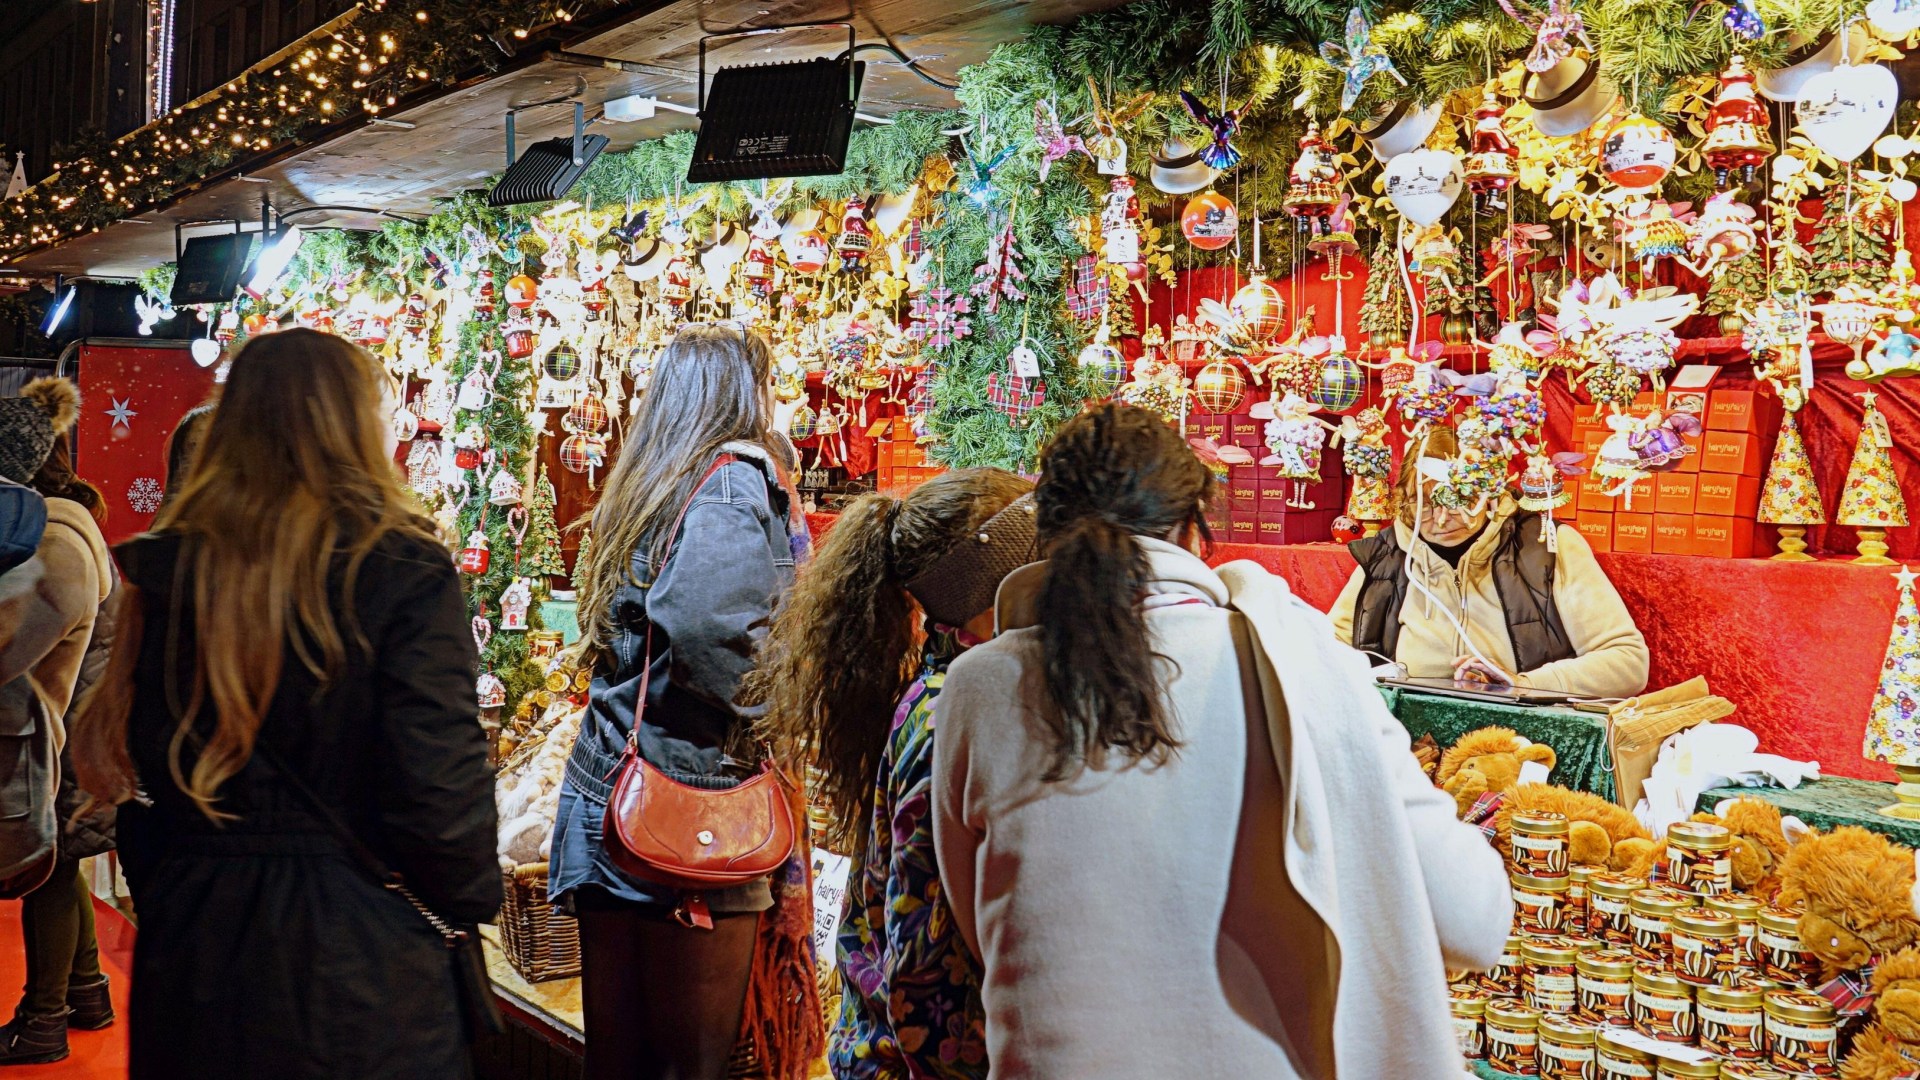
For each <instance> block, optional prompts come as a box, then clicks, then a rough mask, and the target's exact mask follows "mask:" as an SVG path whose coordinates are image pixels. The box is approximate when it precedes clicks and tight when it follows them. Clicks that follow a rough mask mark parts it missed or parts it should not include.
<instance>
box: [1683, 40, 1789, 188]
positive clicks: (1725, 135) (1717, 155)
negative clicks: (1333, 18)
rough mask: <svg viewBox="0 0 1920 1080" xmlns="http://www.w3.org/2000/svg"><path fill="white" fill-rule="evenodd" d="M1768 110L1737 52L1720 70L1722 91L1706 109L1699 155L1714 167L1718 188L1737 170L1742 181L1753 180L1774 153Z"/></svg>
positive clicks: (1715, 181)
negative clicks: (1756, 96)
mask: <svg viewBox="0 0 1920 1080" xmlns="http://www.w3.org/2000/svg"><path fill="white" fill-rule="evenodd" d="M1767 128H1768V120H1767V110H1766V108H1765V107H1764V106H1762V105H1761V104H1760V102H1759V100H1758V99H1757V98H1755V96H1754V92H1753V73H1752V72H1750V71H1748V70H1747V69H1746V65H1745V64H1744V63H1743V62H1742V60H1741V57H1740V55H1739V54H1738V53H1735V54H1734V56H1733V59H1731V60H1729V61H1728V62H1727V69H1726V70H1725V71H1722V72H1721V73H1720V93H1719V96H1718V97H1716V98H1715V99H1714V102H1713V107H1712V108H1711V109H1709V110H1708V111H1707V120H1706V129H1707V137H1706V139H1705V140H1704V141H1702V142H1701V144H1700V156H1701V158H1702V159H1704V160H1705V161H1706V163H1707V167H1708V168H1710V169H1712V170H1713V182H1714V186H1715V187H1722V188H1724V187H1726V186H1727V182H1728V180H1729V179H1730V178H1731V177H1732V176H1733V175H1734V173H1735V172H1736V171H1737V172H1738V173H1739V176H1740V182H1741V183H1743V184H1749V183H1752V182H1753V176H1754V172H1755V170H1757V169H1759V167H1760V166H1761V165H1763V164H1765V163H1766V160H1767V158H1768V157H1769V156H1770V155H1772V153H1773V136H1772V135H1770V134H1769V133H1768V130H1767Z"/></svg>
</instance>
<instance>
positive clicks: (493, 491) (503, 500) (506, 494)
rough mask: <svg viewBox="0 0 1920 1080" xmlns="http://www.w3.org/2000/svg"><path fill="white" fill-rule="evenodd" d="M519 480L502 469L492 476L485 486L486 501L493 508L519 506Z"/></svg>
mask: <svg viewBox="0 0 1920 1080" xmlns="http://www.w3.org/2000/svg"><path fill="white" fill-rule="evenodd" d="M520 498H521V491H520V480H519V478H518V477H516V476H514V475H513V474H512V473H510V472H508V471H507V470H506V469H504V468H502V469H500V470H498V471H496V472H495V473H494V474H493V479H492V480H491V481H489V482H488V484H487V501H488V502H490V503H492V504H493V505H495V506H518V505H520Z"/></svg>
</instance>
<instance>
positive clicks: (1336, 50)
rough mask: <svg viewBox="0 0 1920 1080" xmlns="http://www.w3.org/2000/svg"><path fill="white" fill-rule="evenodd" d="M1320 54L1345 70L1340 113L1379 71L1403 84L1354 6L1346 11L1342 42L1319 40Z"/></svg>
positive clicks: (1348, 107) (1355, 99) (1358, 9)
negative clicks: (1345, 37) (1345, 34)
mask: <svg viewBox="0 0 1920 1080" xmlns="http://www.w3.org/2000/svg"><path fill="white" fill-rule="evenodd" d="M1320 57H1321V59H1323V60H1325V61H1326V62H1327V63H1329V64H1332V65H1333V66H1334V67H1337V68H1341V69H1343V70H1344V71H1345V73H1346V78H1345V80H1344V81H1343V83H1342V84H1341V87H1340V111H1341V112H1346V111H1347V110H1348V109H1351V108H1353V103H1354V102H1356V101H1358V100H1360V92H1361V91H1362V90H1364V89H1366V85H1367V80H1368V79H1371V78H1373V77H1374V76H1375V75H1377V74H1379V73H1380V72H1382V71H1384V72H1386V73H1387V74H1389V75H1391V76H1393V77H1394V79H1395V80H1396V81H1397V82H1399V83H1400V85H1401V86H1405V85H1407V80H1406V79H1405V78H1404V77H1403V76H1402V75H1401V74H1400V72H1399V70H1398V69H1396V68H1395V67H1394V66H1393V59H1392V57H1389V56H1388V55H1387V50H1385V49H1383V48H1381V47H1380V46H1379V45H1377V44H1375V43H1374V40H1373V28H1372V27H1371V26H1368V25H1367V17H1366V16H1365V15H1362V14H1361V13H1360V8H1359V7H1358V6H1357V5H1356V6H1355V7H1353V8H1352V9H1350V10H1349V11H1348V12H1347V40H1346V43H1345V44H1344V45H1340V44H1336V43H1334V42H1331V41H1323V42H1321V43H1320Z"/></svg>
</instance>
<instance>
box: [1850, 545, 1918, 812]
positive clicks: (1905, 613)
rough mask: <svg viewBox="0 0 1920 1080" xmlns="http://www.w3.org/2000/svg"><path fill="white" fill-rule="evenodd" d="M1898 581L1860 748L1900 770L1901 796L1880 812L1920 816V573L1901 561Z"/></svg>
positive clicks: (1896, 791)
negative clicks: (1917, 591) (1917, 598)
mask: <svg viewBox="0 0 1920 1080" xmlns="http://www.w3.org/2000/svg"><path fill="white" fill-rule="evenodd" d="M1893 577H1894V580H1896V581H1898V582H1899V583H1900V600H1899V602H1898V604H1897V605H1896V606H1895V607H1894V609H1893V634H1892V635H1891V636H1890V637H1888V638H1887V657H1886V659H1885V660H1884V661H1882V662H1881V664H1880V685H1879V687H1878V688H1877V689H1876V690H1875V691H1874V694H1873V711H1872V712H1870V713H1868V714H1867V735H1866V738H1865V739H1864V740H1862V746H1861V753H1862V755H1863V756H1865V757H1866V758H1867V759H1868V760H1870V761H1884V762H1886V763H1887V764H1889V765H1891V766H1893V768H1894V771H1895V772H1897V773H1899V774H1900V784H1899V786H1898V787H1896V788H1894V794H1895V795H1897V796H1899V797H1900V801H1899V802H1898V803H1895V804H1894V805H1892V806H1889V807H1887V808H1886V809H1884V810H1882V811H1880V812H1881V813H1883V814H1886V815H1887V816H1889V817H1897V818H1907V819H1909V820H1916V819H1920V715H1916V714H1920V606H1917V605H1915V603H1914V599H1913V582H1914V579H1915V578H1920V574H1915V573H1914V572H1913V571H1911V570H1909V569H1907V568H1906V567H1904V566H1902V567H1901V568H1900V570H1899V572H1898V573H1896V574H1894V575H1893Z"/></svg>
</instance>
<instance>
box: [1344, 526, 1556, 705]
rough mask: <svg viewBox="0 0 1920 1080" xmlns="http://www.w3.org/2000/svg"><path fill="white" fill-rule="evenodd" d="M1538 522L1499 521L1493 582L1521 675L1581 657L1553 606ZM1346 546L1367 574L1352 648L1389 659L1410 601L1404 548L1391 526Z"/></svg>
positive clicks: (1549, 557) (1549, 560) (1550, 560)
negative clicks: (1401, 620) (1403, 611)
mask: <svg viewBox="0 0 1920 1080" xmlns="http://www.w3.org/2000/svg"><path fill="white" fill-rule="evenodd" d="M1540 527H1541V523H1540V517H1539V515H1537V514H1515V515H1513V516H1512V517H1510V518H1508V519H1507V520H1506V521H1505V522H1504V523H1502V524H1501V526H1500V540H1499V543H1498V545H1497V546H1496V547H1495V548H1494V549H1493V587H1494V591H1495V592H1496V593H1498V594H1499V596H1500V607H1501V610H1502V613H1503V614H1505V616H1506V622H1507V636H1508V638H1509V639H1511V640H1512V642H1513V656H1514V662H1515V663H1516V664H1517V665H1518V667H1519V668H1520V671H1522V672H1528V671H1533V670H1534V669H1536V668H1539V667H1541V666H1543V665H1545V664H1551V663H1553V662H1554V661H1555V660H1566V659H1569V658H1571V657H1573V656H1575V655H1577V654H1576V653H1575V652H1574V649H1573V644H1572V643H1571V642H1570V641H1569V640H1568V639H1567V630H1566V627H1565V626H1563V625H1562V624H1561V622H1560V612H1559V610H1558V609H1557V608H1555V607H1554V603H1553V566H1554V556H1553V553H1552V552H1549V551H1548V550H1547V545H1546V544H1544V543H1541V542H1540ZM1347 550H1348V551H1350V552H1352V553H1353V557H1354V559H1355V560H1357V561H1358V562H1359V563H1360V569H1361V571H1362V572H1364V573H1365V574H1366V581H1365V582H1364V583H1363V584H1362V585H1361V586H1360V597H1359V599H1358V600H1357V601H1356V602H1355V603H1354V607H1353V647H1354V648H1356V649H1364V650H1366V651H1368V652H1372V653H1378V654H1380V655H1381V656H1385V657H1387V658H1389V659H1391V658H1392V657H1393V656H1394V649H1395V647H1396V646H1397V645H1398V644H1399V641H1400V607H1401V605H1402V604H1404V603H1405V602H1406V599H1407V553H1406V552H1405V551H1403V550H1401V547H1400V541H1399V539H1398V537H1397V536H1396V535H1395V530H1394V528H1393V527H1392V526H1391V525H1389V526H1388V527H1386V528H1384V529H1381V530H1380V531H1379V532H1378V533H1376V534H1375V535H1373V536H1369V537H1364V538H1362V539H1359V540H1355V541H1354V542H1353V543H1351V544H1348V545H1347Z"/></svg>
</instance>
